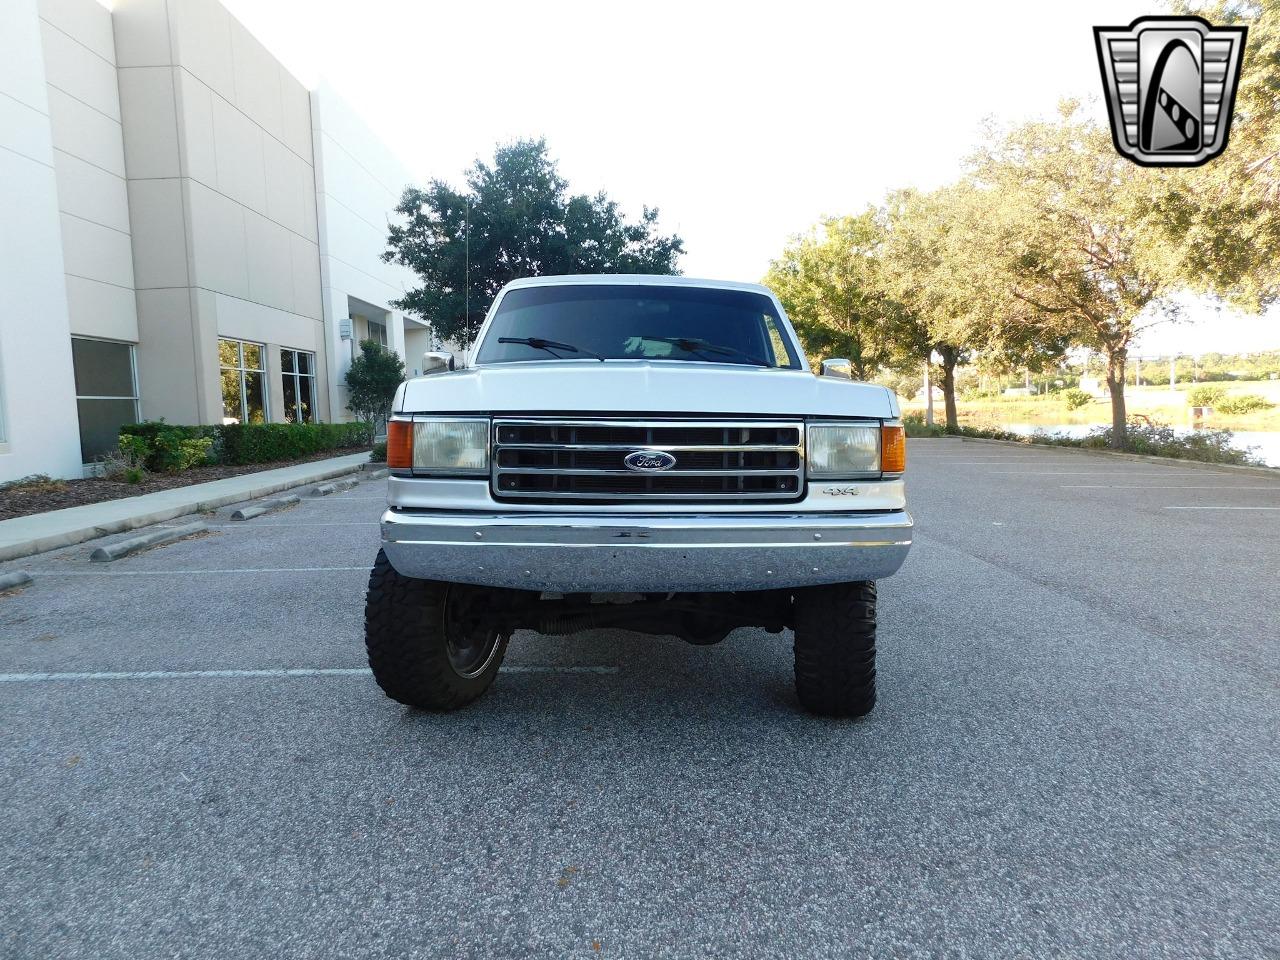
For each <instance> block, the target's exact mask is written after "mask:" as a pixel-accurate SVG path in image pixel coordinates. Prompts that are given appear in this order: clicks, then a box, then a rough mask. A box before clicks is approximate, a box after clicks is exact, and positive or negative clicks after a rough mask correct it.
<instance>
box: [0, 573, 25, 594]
mask: <svg viewBox="0 0 1280 960" xmlns="http://www.w3.org/2000/svg"><path fill="white" fill-rule="evenodd" d="M30 582H31V574H29V573H27V571H25V570H15V571H13V573H4V574H0V590H12V589H13V588H14V587H25V586H26V585H27V584H29V583H30Z"/></svg>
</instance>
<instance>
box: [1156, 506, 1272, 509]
mask: <svg viewBox="0 0 1280 960" xmlns="http://www.w3.org/2000/svg"><path fill="white" fill-rule="evenodd" d="M1165 509H1166V510H1280V507H1226V506H1223V507H1165Z"/></svg>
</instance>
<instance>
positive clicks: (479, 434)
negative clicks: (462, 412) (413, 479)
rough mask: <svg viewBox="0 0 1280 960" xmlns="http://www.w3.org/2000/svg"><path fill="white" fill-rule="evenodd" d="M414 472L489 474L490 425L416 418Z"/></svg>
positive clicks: (482, 421)
mask: <svg viewBox="0 0 1280 960" xmlns="http://www.w3.org/2000/svg"><path fill="white" fill-rule="evenodd" d="M413 469H414V470H418V471H421V472H423V473H458V474H479V473H488V472H489V421H488V420H432V419H419V418H415V419H414V421H413Z"/></svg>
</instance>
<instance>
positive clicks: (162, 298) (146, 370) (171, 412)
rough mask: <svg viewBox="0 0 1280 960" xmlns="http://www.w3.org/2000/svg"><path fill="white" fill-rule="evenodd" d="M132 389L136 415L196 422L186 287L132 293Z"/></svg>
mask: <svg viewBox="0 0 1280 960" xmlns="http://www.w3.org/2000/svg"><path fill="white" fill-rule="evenodd" d="M138 332H139V334H140V336H139V338H138V349H137V351H136V356H137V361H138V387H139V390H140V391H141V398H142V415H143V417H145V418H146V419H148V420H158V419H159V418H161V417H164V418H165V419H166V420H168V421H169V422H170V423H199V422H200V410H199V405H198V403H197V392H198V391H197V388H196V380H195V377H196V356H195V342H194V340H193V338H192V334H191V301H190V297H189V295H188V292H187V290H186V289H180V290H139V291H138Z"/></svg>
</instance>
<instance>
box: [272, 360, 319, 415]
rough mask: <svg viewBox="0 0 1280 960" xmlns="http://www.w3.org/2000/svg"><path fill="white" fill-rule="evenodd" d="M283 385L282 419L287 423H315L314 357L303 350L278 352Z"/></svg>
mask: <svg viewBox="0 0 1280 960" xmlns="http://www.w3.org/2000/svg"><path fill="white" fill-rule="evenodd" d="M280 376H281V378H282V379H283V381H284V383H283V386H284V418H285V420H286V421H287V422H289V423H315V422H316V412H315V411H316V355H315V354H314V353H307V352H305V351H303V350H281V351H280Z"/></svg>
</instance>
